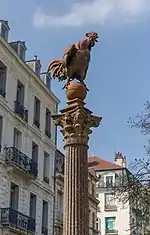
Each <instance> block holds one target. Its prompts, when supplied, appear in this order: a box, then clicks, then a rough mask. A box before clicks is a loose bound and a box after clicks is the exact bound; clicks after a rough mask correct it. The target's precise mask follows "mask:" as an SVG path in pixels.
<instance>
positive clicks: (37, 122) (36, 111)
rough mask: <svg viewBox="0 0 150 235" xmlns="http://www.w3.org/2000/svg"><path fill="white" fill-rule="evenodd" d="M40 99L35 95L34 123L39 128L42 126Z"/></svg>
mask: <svg viewBox="0 0 150 235" xmlns="http://www.w3.org/2000/svg"><path fill="white" fill-rule="evenodd" d="M40 103H41V102H40V100H39V99H38V98H37V97H35V98H34V117H33V118H34V119H33V123H34V125H36V126H37V127H38V128H40Z"/></svg>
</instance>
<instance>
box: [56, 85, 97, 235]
mask: <svg viewBox="0 0 150 235" xmlns="http://www.w3.org/2000/svg"><path fill="white" fill-rule="evenodd" d="M66 94H67V98H68V102H67V104H68V106H67V107H66V108H64V109H62V110H61V114H60V115H55V116H53V119H54V120H55V121H56V125H58V126H60V127H61V132H62V134H63V137H64V149H65V172H64V214H63V216H64V220H63V235H88V234H89V206H88V153H87V151H88V139H89V134H91V133H92V131H91V129H90V128H91V127H98V126H99V124H100V121H101V118H100V117H96V116H93V115H92V112H91V111H90V110H88V109H87V108H85V107H84V105H85V103H84V102H83V99H84V97H85V96H86V90H85V87H84V86H83V85H82V84H80V83H72V84H70V86H69V87H68V89H67V92H66Z"/></svg>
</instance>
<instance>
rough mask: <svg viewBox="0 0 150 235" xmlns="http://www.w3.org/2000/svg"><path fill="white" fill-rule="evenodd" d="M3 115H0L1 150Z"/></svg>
mask: <svg viewBox="0 0 150 235" xmlns="http://www.w3.org/2000/svg"><path fill="white" fill-rule="evenodd" d="M2 133H3V117H2V116H0V152H1V149H2Z"/></svg>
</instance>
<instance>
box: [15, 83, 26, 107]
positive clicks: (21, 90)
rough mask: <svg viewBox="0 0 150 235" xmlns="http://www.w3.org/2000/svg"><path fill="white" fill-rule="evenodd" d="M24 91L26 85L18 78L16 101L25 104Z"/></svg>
mask: <svg viewBox="0 0 150 235" xmlns="http://www.w3.org/2000/svg"><path fill="white" fill-rule="evenodd" d="M24 91H25V87H24V85H23V84H22V83H21V82H20V81H19V80H18V84H17V96H16V101H17V103H19V104H20V105H24Z"/></svg>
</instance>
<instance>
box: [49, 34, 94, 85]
mask: <svg viewBox="0 0 150 235" xmlns="http://www.w3.org/2000/svg"><path fill="white" fill-rule="evenodd" d="M86 37H87V39H85V40H81V41H78V42H76V43H75V44H72V45H70V46H69V47H67V49H66V50H65V53H64V56H63V58H62V59H59V60H53V61H52V62H51V63H50V64H49V66H48V71H47V72H48V73H49V72H51V71H52V70H53V72H52V74H51V75H52V77H53V78H58V80H59V81H63V80H66V85H65V86H64V88H65V87H66V88H67V86H68V85H69V83H70V81H71V80H74V79H77V80H78V81H80V82H81V83H82V84H84V85H85V83H84V80H85V78H86V73H87V70H88V66H89V62H90V51H91V48H92V47H94V45H95V42H98V41H97V39H98V34H97V33H96V32H90V33H86Z"/></svg>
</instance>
